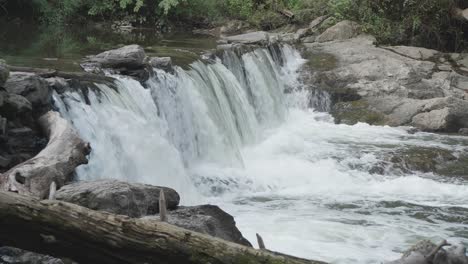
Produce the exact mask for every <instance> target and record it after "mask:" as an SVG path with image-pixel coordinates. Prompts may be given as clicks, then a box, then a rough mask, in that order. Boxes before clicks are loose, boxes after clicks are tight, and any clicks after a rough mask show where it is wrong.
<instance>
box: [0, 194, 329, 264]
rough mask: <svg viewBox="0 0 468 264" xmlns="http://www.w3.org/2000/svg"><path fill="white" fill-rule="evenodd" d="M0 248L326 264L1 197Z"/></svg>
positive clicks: (150, 223) (106, 259)
mask: <svg viewBox="0 0 468 264" xmlns="http://www.w3.org/2000/svg"><path fill="white" fill-rule="evenodd" d="M0 238H1V240H0V244H3V245H9V246H14V247H18V248H22V249H26V250H31V251H35V252H39V253H43V254H50V255H52V256H55V257H66V258H71V259H73V260H75V261H78V262H80V263H102V264H106V263H132V264H134V263H189V264H190V263H196V264H202V263H203V264H205V263H211V264H228V263H229V264H231V263H237V264H255V263H262V264H268V263H275V264H276V263H291V264H305V263H309V264H324V263H323V262H317V261H311V260H305V259H300V258H296V257H291V256H287V255H282V254H275V253H273V252H268V251H259V250H255V249H252V248H249V247H245V246H242V245H238V244H234V243H230V242H227V241H224V240H220V239H217V238H214V237H210V236H207V235H203V234H199V233H195V232H191V231H188V230H186V229H182V228H180V227H176V226H173V225H170V224H167V223H164V222H160V221H155V220H147V219H135V218H129V217H127V216H122V215H113V214H110V213H106V212H98V211H93V210H90V209H87V208H84V207H81V206H78V205H74V204H69V203H64V202H59V201H51V200H43V201H39V200H36V199H35V198H33V197H28V196H22V195H18V194H15V193H11V192H3V191H0Z"/></svg>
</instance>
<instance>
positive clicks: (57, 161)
mask: <svg viewBox="0 0 468 264" xmlns="http://www.w3.org/2000/svg"><path fill="white" fill-rule="evenodd" d="M38 123H39V125H40V127H41V128H42V130H43V131H44V134H46V135H47V137H48V138H49V143H48V144H47V146H46V147H45V148H44V149H43V150H42V151H41V152H39V154H37V155H36V156H35V157H33V158H32V159H29V160H27V161H25V162H23V163H21V164H18V165H17V166H15V167H13V168H12V169H10V170H9V171H7V172H5V173H4V174H1V175H0V190H4V191H12V192H17V193H20V194H27V195H32V196H34V197H37V198H41V199H45V198H47V197H48V196H49V192H50V191H49V189H50V186H51V185H52V182H55V184H56V187H57V188H60V187H61V186H63V185H64V184H65V183H67V182H70V181H71V180H72V177H73V173H74V171H75V168H76V167H78V166H79V165H81V164H86V163H87V162H88V159H87V157H86V156H87V155H88V154H89V153H90V151H91V148H90V145H89V143H87V142H85V141H83V140H82V139H81V138H80V137H79V135H78V133H77V132H76V130H75V129H74V128H73V126H72V125H71V124H70V123H69V122H68V121H67V120H65V119H63V118H62V117H61V116H60V114H59V113H57V112H53V111H50V112H48V113H46V114H44V115H43V116H41V117H40V118H39V120H38Z"/></svg>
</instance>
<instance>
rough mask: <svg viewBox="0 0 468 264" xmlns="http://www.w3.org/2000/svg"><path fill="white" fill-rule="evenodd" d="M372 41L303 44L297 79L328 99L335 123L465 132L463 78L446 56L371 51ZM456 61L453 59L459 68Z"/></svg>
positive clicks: (467, 84)
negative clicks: (302, 64) (303, 61)
mask: <svg viewBox="0 0 468 264" xmlns="http://www.w3.org/2000/svg"><path fill="white" fill-rule="evenodd" d="M322 40H323V39H322ZM374 42H375V39H374V38H373V37H372V36H364V35H361V36H358V37H355V38H352V39H347V40H341V41H332V42H327V43H317V42H315V43H305V44H304V45H305V46H306V49H305V51H304V56H305V57H306V58H307V59H309V63H308V64H307V65H306V67H305V68H304V74H303V75H302V78H303V80H304V82H305V83H310V84H312V85H311V86H315V87H318V88H314V89H319V90H322V91H326V92H328V93H329V94H330V97H331V98H332V105H333V106H332V113H333V115H334V116H335V117H337V119H336V121H337V122H344V123H347V124H355V123H356V122H367V123H371V124H379V125H391V126H401V125H412V126H416V127H418V128H420V129H421V130H424V131H437V132H458V131H459V130H460V128H466V127H468V101H467V100H466V99H468V96H467V89H468V76H465V75H464V74H463V73H462V72H460V71H458V70H457V69H456V68H453V67H452V65H451V64H450V63H449V62H448V61H449V59H448V58H447V57H450V56H451V55H450V54H442V53H439V52H437V51H434V50H428V49H423V48H416V47H402V46H397V47H376V46H375V45H374ZM325 55H326V56H325ZM461 57H462V56H456V57H455V58H454V60H455V61H456V62H457V63H461V62H460V61H461V60H462V59H460V58H461ZM323 61H325V62H323ZM324 65H325V66H326V67H324ZM441 68H442V69H444V68H448V69H449V70H441Z"/></svg>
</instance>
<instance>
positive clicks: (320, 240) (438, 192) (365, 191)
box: [54, 46, 468, 264]
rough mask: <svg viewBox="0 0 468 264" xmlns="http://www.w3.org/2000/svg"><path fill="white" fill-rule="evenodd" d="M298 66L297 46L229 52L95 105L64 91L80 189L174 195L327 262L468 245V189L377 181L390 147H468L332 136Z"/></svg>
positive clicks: (421, 138) (433, 178) (122, 88)
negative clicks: (112, 184) (424, 246)
mask: <svg viewBox="0 0 468 264" xmlns="http://www.w3.org/2000/svg"><path fill="white" fill-rule="evenodd" d="M303 63H304V60H303V59H302V58H301V57H300V54H299V53H298V52H297V51H296V50H295V49H294V48H292V47H290V46H283V47H281V48H270V49H257V50H254V51H250V52H246V53H244V54H240V53H239V52H233V51H226V52H225V53H224V54H223V55H222V56H221V58H218V59H216V60H215V61H210V62H202V61H199V62H195V63H193V64H192V65H191V68H190V70H184V69H182V68H178V67H176V68H175V70H174V72H173V73H167V72H164V71H162V70H157V69H155V70H154V76H153V77H151V78H150V80H149V81H148V83H147V84H146V88H144V87H143V86H142V85H141V84H140V83H139V82H137V81H135V80H131V79H128V78H126V77H122V76H114V77H116V78H117V79H118V83H117V87H116V88H110V87H107V86H105V85H100V86H99V89H90V90H89V92H88V93H87V96H86V97H87V98H86V99H85V96H84V95H83V94H82V93H81V92H68V93H65V94H62V95H58V94H55V96H54V98H55V100H56V106H57V107H58V108H59V110H60V112H61V113H62V115H63V116H64V117H66V118H67V119H69V120H71V121H72V122H73V124H74V125H75V127H76V128H77V129H78V131H79V132H80V134H81V135H82V137H83V138H85V139H86V140H88V141H90V142H91V144H92V147H93V152H92V154H91V157H90V163H89V164H88V165H87V166H83V167H80V168H79V169H78V177H79V179H81V180H90V179H99V178H114V179H119V180H124V181H131V182H142V183H148V184H154V185H163V186H169V187H172V188H174V189H176V190H177V191H178V192H179V193H180V194H181V197H182V204H185V205H191V204H201V203H213V204H217V205H219V206H220V207H221V208H222V209H224V210H226V211H227V212H229V213H230V214H232V215H233V216H234V217H235V219H236V222H237V225H238V227H239V229H240V230H241V232H242V233H243V234H244V236H245V237H246V238H247V239H249V240H250V241H251V242H252V243H254V242H255V233H260V234H261V235H262V236H263V238H264V240H265V244H266V246H267V247H268V248H269V249H271V250H276V251H280V252H284V253H288V254H292V255H297V256H300V257H306V258H312V259H316V260H323V261H327V262H330V263H358V264H364V263H381V262H382V261H384V260H393V259H396V258H399V256H400V255H401V251H402V250H405V249H406V248H408V247H409V246H410V245H412V244H414V243H415V242H417V241H418V240H420V239H421V238H428V239H432V240H434V241H435V242H436V241H439V240H441V239H446V238H447V239H448V240H449V242H461V243H464V244H465V245H468V225H467V224H468V184H467V182H466V181H463V180H459V179H458V180H451V179H447V178H443V177H440V176H437V175H434V174H432V173H425V174H423V173H416V172H415V173H411V174H405V173H401V172H397V171H393V170H392V169H387V170H385V173H384V175H377V174H371V173H369V171H371V168H373V167H374V166H376V165H378V164H380V162H381V159H382V157H383V156H384V155H385V153H387V152H388V151H389V150H392V149H399V148H405V147H411V146H435V147H439V148H443V149H450V150H456V151H465V150H466V149H467V146H468V140H467V139H463V138H461V137H448V136H444V135H436V134H429V133H416V134H409V133H408V132H407V130H405V128H390V127H378V126H370V125H366V124H357V125H354V126H348V125H336V124H335V123H334V122H333V119H332V117H331V116H330V115H329V114H327V113H320V112H316V111H314V110H313V109H308V108H307V105H308V102H309V101H310V100H311V98H310V97H311V96H312V94H311V93H309V92H308V91H303V90H301V89H300V87H301V84H300V82H299V81H298V69H299V68H300V67H301V65H302V64H303ZM285 90H288V91H289V92H288V93H285V92H284V91H285ZM312 99H313V98H312ZM321 100H326V98H322V99H321ZM86 101H88V103H86ZM323 103H327V102H323Z"/></svg>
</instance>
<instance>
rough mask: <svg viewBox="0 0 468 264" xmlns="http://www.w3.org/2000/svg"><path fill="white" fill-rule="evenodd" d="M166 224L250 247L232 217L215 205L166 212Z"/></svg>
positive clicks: (180, 208)
mask: <svg viewBox="0 0 468 264" xmlns="http://www.w3.org/2000/svg"><path fill="white" fill-rule="evenodd" d="M153 218H154V217H153ZM168 222H169V223H170V224H173V225H176V226H179V227H182V228H185V229H188V230H192V231H195V232H199V233H203V234H207V235H210V236H214V237H218V238H221V239H224V240H227V241H231V242H234V243H237V244H241V245H245V246H249V247H251V246H252V245H251V244H250V242H249V241H248V240H247V239H245V238H244V237H243V236H242V234H241V232H240V231H239V229H237V227H236V222H235V221H234V217H232V216H231V215H230V214H228V213H226V212H224V211H223V210H221V209H220V208H219V207H218V206H215V205H199V206H191V207H179V208H177V209H176V210H173V211H168Z"/></svg>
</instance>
